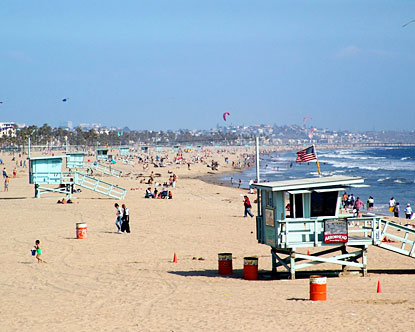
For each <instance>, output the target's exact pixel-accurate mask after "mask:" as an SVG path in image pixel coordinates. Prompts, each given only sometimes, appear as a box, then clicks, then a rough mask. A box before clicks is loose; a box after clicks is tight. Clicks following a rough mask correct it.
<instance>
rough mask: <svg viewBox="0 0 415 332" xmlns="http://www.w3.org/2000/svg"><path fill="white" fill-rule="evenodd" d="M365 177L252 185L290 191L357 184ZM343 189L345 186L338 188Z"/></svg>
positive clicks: (320, 178)
mask: <svg viewBox="0 0 415 332" xmlns="http://www.w3.org/2000/svg"><path fill="white" fill-rule="evenodd" d="M363 182H364V179H362V178H360V177H354V176H343V175H336V176H326V177H319V178H304V179H295V180H285V181H273V182H260V183H253V184H252V185H251V186H252V187H254V188H257V189H268V190H271V191H288V190H299V189H304V190H307V189H314V188H321V187H334V186H345V187H348V186H352V185H355V184H359V183H363ZM338 189H339V190H342V189H344V188H338Z"/></svg>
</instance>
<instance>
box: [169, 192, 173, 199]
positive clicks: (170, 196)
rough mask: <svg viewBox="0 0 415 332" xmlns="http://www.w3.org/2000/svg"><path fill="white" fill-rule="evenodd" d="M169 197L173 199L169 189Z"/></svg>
mask: <svg viewBox="0 0 415 332" xmlns="http://www.w3.org/2000/svg"><path fill="white" fill-rule="evenodd" d="M169 199H173V193H172V192H171V191H169Z"/></svg>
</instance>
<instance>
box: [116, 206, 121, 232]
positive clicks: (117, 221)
mask: <svg viewBox="0 0 415 332" xmlns="http://www.w3.org/2000/svg"><path fill="white" fill-rule="evenodd" d="M114 207H115V210H116V212H115V216H116V217H117V219H116V220H115V226H117V229H118V233H121V227H122V212H121V209H120V206H119V205H118V203H115V204H114Z"/></svg>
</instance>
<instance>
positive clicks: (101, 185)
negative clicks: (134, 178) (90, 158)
mask: <svg viewBox="0 0 415 332" xmlns="http://www.w3.org/2000/svg"><path fill="white" fill-rule="evenodd" d="M75 185H77V186H80V187H83V188H86V189H89V190H92V191H95V192H97V193H100V194H102V195H106V196H108V197H112V198H116V199H119V200H122V199H124V198H125V195H126V194H127V190H126V189H124V188H121V187H118V186H116V185H113V184H111V183H108V182H104V181H101V180H98V179H96V178H93V177H91V176H88V175H86V174H82V173H78V172H75Z"/></svg>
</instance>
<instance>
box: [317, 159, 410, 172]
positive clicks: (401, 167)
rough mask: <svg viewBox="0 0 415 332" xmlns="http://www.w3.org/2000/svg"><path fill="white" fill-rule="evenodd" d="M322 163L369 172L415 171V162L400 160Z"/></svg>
mask: <svg viewBox="0 0 415 332" xmlns="http://www.w3.org/2000/svg"><path fill="white" fill-rule="evenodd" d="M320 163H327V164H329V165H332V166H333V167H335V168H347V169H362V170H367V171H379V170H385V171H407V170H415V162H413V161H409V162H408V161H406V162H401V161H399V160H394V161H392V160H391V161H382V162H362V163H356V162H347V161H337V160H328V159H324V160H320Z"/></svg>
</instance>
